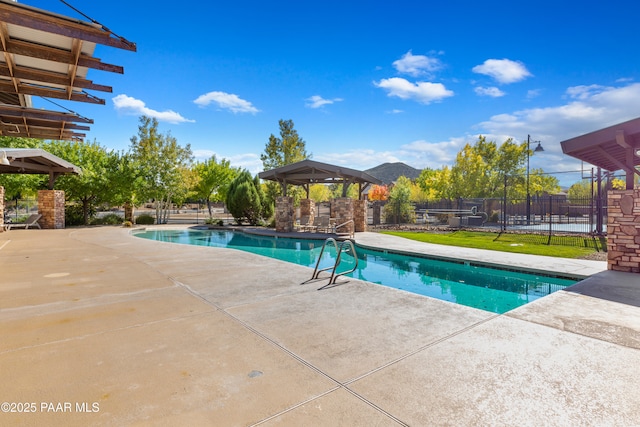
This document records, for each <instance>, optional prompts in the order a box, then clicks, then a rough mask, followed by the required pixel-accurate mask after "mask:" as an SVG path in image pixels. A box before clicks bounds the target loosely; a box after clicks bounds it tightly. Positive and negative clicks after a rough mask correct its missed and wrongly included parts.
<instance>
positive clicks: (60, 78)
mask: <svg viewBox="0 0 640 427" xmlns="http://www.w3.org/2000/svg"><path fill="white" fill-rule="evenodd" d="M0 76H2V77H9V78H16V79H23V80H33V81H38V82H45V83H51V84H54V85H60V86H73V87H76V88H81V89H90V90H97V91H101V92H113V88H112V87H111V86H106V85H99V84H95V83H93V81H91V80H87V79H83V78H82V77H76V78H75V79H73V81H71V78H70V77H69V76H68V75H66V74H61V73H55V72H51V71H44V70H36V69H33V68H26V67H19V66H16V67H14V68H13V70H10V69H9V67H8V66H7V65H6V64H0Z"/></svg>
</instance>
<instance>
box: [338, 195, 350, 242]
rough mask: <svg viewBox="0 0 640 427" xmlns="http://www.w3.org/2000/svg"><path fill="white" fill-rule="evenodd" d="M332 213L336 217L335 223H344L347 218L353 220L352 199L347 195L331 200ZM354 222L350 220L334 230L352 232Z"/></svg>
mask: <svg viewBox="0 0 640 427" xmlns="http://www.w3.org/2000/svg"><path fill="white" fill-rule="evenodd" d="M333 207H334V209H333V214H334V216H335V218H336V225H340V224H344V223H345V222H347V221H349V220H353V199H351V198H349V197H340V198H339V199H335V200H334V201H333ZM353 231H354V224H353V223H352V222H351V223H349V224H346V225H344V226H342V227H340V228H339V229H337V230H336V232H337V233H340V234H342V233H348V234H349V235H351V234H353Z"/></svg>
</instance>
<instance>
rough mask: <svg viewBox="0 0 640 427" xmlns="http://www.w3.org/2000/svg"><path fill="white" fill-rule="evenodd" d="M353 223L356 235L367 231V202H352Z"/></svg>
mask: <svg viewBox="0 0 640 427" xmlns="http://www.w3.org/2000/svg"><path fill="white" fill-rule="evenodd" d="M353 222H354V224H355V230H356V233H358V232H361V231H367V201H366V200H354V201H353Z"/></svg>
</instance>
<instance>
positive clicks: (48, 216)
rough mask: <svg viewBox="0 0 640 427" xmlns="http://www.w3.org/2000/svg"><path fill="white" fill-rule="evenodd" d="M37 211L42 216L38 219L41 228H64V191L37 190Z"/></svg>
mask: <svg viewBox="0 0 640 427" xmlns="http://www.w3.org/2000/svg"><path fill="white" fill-rule="evenodd" d="M38 213H39V214H40V215H42V218H40V220H39V221H38V223H39V224H40V227H42V228H55V229H59V228H64V191H62V190H39V191H38Z"/></svg>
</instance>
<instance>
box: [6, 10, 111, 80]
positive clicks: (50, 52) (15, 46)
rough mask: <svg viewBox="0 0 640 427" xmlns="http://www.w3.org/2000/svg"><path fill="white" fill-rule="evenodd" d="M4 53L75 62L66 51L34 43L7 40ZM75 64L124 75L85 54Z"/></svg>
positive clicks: (64, 62)
mask: <svg viewBox="0 0 640 427" xmlns="http://www.w3.org/2000/svg"><path fill="white" fill-rule="evenodd" d="M0 1H1V0H0ZM5 52H8V53H11V54H13V55H22V56H29V57H32V58H36V59H44V60H46V61H52V62H59V63H62V64H70V63H72V62H75V58H74V57H73V54H72V53H71V52H70V51H68V50H64V49H59V48H56V47H51V46H42V45H38V44H36V43H31V42H28V41H22V40H8V41H7V47H6V48H5ZM77 63H78V65H79V66H81V67H86V68H92V69H95V70H100V71H109V72H112V73H117V74H123V73H124V68H122V67H121V66H119V65H112V64H106V63H103V62H102V61H101V60H100V59H99V58H94V57H92V56H89V55H85V54H80V56H79V58H78V60H77Z"/></svg>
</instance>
